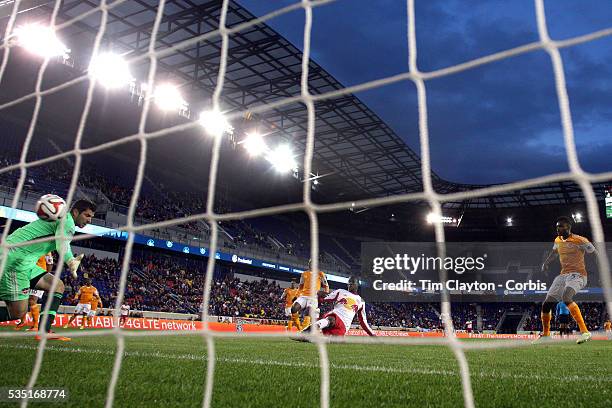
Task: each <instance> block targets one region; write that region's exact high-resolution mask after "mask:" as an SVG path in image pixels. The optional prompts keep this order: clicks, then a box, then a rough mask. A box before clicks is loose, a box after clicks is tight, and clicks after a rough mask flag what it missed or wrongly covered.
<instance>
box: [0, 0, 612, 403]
mask: <svg viewBox="0 0 612 408" xmlns="http://www.w3.org/2000/svg"><path fill="white" fill-rule="evenodd" d="M331 1H333V0H320V1H309V0H303V1H302V2H301V3H296V4H293V5H291V6H288V7H285V8H282V9H279V10H276V11H274V12H272V13H269V14H267V15H265V16H263V17H261V18H258V19H253V20H250V21H248V22H245V23H242V24H238V25H236V26H234V27H232V28H231V29H229V28H227V27H226V17H227V11H228V0H224V1H223V4H222V9H221V15H220V20H219V29H218V30H214V31H212V32H209V33H206V34H203V35H200V36H196V37H193V38H190V39H188V40H184V41H181V42H179V43H177V44H175V45H173V46H172V47H168V48H164V49H162V50H157V51H156V50H155V43H156V37H157V34H158V29H159V26H160V22H161V19H162V16H163V13H164V6H165V2H164V1H163V0H162V1H160V3H159V6H158V8H157V14H156V18H155V24H154V27H153V31H152V37H151V41H150V43H149V47H148V51H147V52H146V53H145V54H142V55H139V56H136V57H134V58H132V59H130V60H129V61H128V62H137V61H140V60H143V59H145V58H148V59H149V61H150V67H149V72H148V85H149V87H150V86H151V85H152V84H153V82H154V79H155V73H156V68H157V60H158V59H159V58H160V57H163V56H167V55H170V54H171V53H173V52H175V51H176V50H179V49H181V48H184V47H187V46H189V45H192V44H195V43H197V42H199V41H204V40H209V39H212V38H215V37H217V36H220V37H221V39H222V42H221V44H222V45H221V59H220V67H219V72H218V78H217V85H216V88H215V91H214V94H213V107H214V108H218V107H219V105H220V95H221V92H222V90H223V84H224V78H225V69H226V64H227V51H228V42H229V37H230V36H231V35H232V34H233V33H236V32H239V31H242V30H244V29H246V28H248V27H252V26H256V25H257V24H260V23H262V22H265V21H267V20H270V19H272V18H274V17H277V16H279V15H282V14H285V13H288V12H291V11H293V10H296V9H300V8H302V9H304V11H305V16H306V18H305V24H304V50H303V57H302V78H301V94H300V95H299V96H294V97H288V98H284V99H281V100H279V101H276V102H274V103H270V104H266V105H260V106H254V107H249V111H250V112H251V113H252V114H256V113H261V112H266V111H269V110H271V109H274V108H281V107H283V106H288V105H290V104H293V103H296V102H300V103H303V104H304V105H305V106H306V108H307V112H308V132H307V141H306V149H305V155H304V163H303V166H304V172H305V174H310V171H311V167H312V158H313V151H314V142H315V127H314V123H315V109H314V104H315V102H317V101H321V100H326V99H333V98H336V97H338V96H340V95H345V94H352V93H355V92H358V91H363V90H368V89H372V88H376V87H380V86H383V85H388V84H391V83H395V82H399V81H404V80H411V81H412V82H414V84H415V85H416V88H417V95H418V108H419V133H420V147H421V170H422V174H423V180H422V181H423V192H420V193H410V194H401V195H396V196H390V197H383V198H375V199H367V200H360V201H354V202H337V203H333V204H326V205H318V204H315V203H313V202H312V200H311V196H310V194H311V183H312V180H310V179H309V178H306V179H305V182H304V186H303V187H304V189H303V201H302V202H301V203H298V204H291V205H283V206H277V207H271V208H262V209H257V210H251V211H243V212H234V213H226V214H216V213H215V212H214V209H213V206H214V198H215V185H216V181H217V170H218V164H219V155H220V148H221V138H216V139H215V142H214V146H213V150H212V160H211V165H210V176H209V184H208V197H207V205H206V212H205V213H203V214H197V215H192V216H189V217H183V218H179V219H173V220H167V221H163V222H158V223H152V224H147V225H134V223H133V220H134V214H135V210H136V205H137V203H138V197H139V195H140V190H141V186H142V180H143V176H144V168H145V164H146V152H147V142H148V141H149V140H151V139H153V138H159V137H164V136H167V135H170V134H172V133H175V132H178V131H183V130H187V129H190V128H192V127H195V126H198V124H197V123H196V122H188V123H183V124H180V125H175V126H170V127H167V128H164V129H162V130H158V131H153V132H146V131H145V129H146V126H145V125H146V119H147V113H148V110H149V106H150V100H149V99H148V98H146V99H145V103H144V107H143V109H142V112H141V116H140V122H139V127H138V133H136V134H133V135H130V136H126V137H124V138H121V139H119V140H115V141H111V142H106V143H102V144H99V145H96V146H93V147H90V148H86V149H83V148H81V138H82V135H83V131H84V128H85V124H86V122H87V118H88V114H89V109H90V106H91V102H92V94H93V90H94V87H95V81H94V80H92V79H90V78H89V77H88V76H87V75H83V76H80V77H77V78H75V79H72V80H70V81H67V82H65V83H62V84H60V85H58V86H54V87H51V88H49V89H46V90H44V91H43V90H42V89H41V86H42V77H43V75H44V72H45V70H46V68H47V65H48V63H49V60H48V59H46V60H45V61H44V63H43V64H42V66H41V67H40V70H39V72H38V77H37V81H36V88H35V92H33V93H31V94H28V95H25V96H23V97H20V98H17V99H15V100H12V101H10V102H6V103H4V104H1V105H0V110H3V109H7V108H9V107H12V106H15V105H17V104H19V103H22V102H25V101H27V100H30V99H35V107H34V111H33V114H32V119H31V121H30V127H29V129H28V133H27V136H26V139H25V142H24V145H23V150H22V154H21V158H20V161H19V163H18V164H15V165H11V166H7V167H5V168H2V169H0V174H2V173H7V172H9V171H13V170H17V169H18V170H19V171H20V177H19V180H18V183H17V187H16V189H15V195H14V197H13V200H12V203H11V206H12V208H16V207H17V205H18V202H19V197H20V195H21V192H22V190H23V186H24V182H25V180H26V175H27V170H28V168H30V167H33V166H40V165H43V164H45V163H50V162H52V161H56V160H60V159H63V158H65V157H68V156H74V157H75V169H74V173H73V176H72V179H71V183H70V188H69V191H68V196H67V197H66V201H67V202H71V201H72V199H73V197H74V193H75V189H76V186H77V179H78V176H79V170H80V166H81V159H82V156H83V155H86V154H92V153H95V152H98V151H102V150H106V149H110V148H112V147H114V146H118V145H121V144H125V143H129V142H132V141H138V142H139V143H140V159H139V163H138V173H137V177H136V181H135V183H134V194H133V196H132V198H131V202H130V206H129V211H128V217H127V225H126V226H125V227H122V228H119V229H120V230H122V231H128V232H129V238H128V241H127V244H126V249H125V256H124V258H123V265H122V269H121V278H120V286H119V292H118V295H117V299H116V302H115V316H114V318H115V323H117V319H118V318H119V316H118V313H119V306H120V305H121V303H122V301H123V298H124V294H125V289H126V280H127V273H128V268H129V261H130V257H131V252H132V247H133V243H134V233H135V232H138V231H142V230H145V229H150V228H155V227H164V226H171V225H177V224H182V223H186V222H190V221H195V220H206V221H207V222H208V223H210V225H211V239H210V252H209V253H211V254H214V253H215V251H216V249H217V233H218V225H217V222H219V221H223V220H237V219H246V218H253V217H258V216H264V215H271V214H279V213H283V212H291V211H304V212H306V213H307V214H308V217H309V220H310V231H311V259H312V260H313V265H312V269H313V270H318V259H319V256H318V254H319V245H318V244H319V242H318V222H317V214H319V213H322V212H331V211H337V210H345V209H349V208H350V207H351V205H357V206H364V207H374V206H382V205H387V204H393V203H400V202H408V201H417V200H425V201H427V202H428V203H429V205H430V206H431V208H432V210H433V212H434V213H435V214H438V215H439V214H441V204H442V203H444V202H449V201H457V200H464V199H468V198H473V197H483V196H488V195H492V194H497V193H503V192H509V191H513V190H518V189H522V188H527V187H533V186H537V185H541V184H545V183H549V182H555V181H564V180H571V181H574V182H576V183H577V184H578V185H579V186H580V188H581V190H582V192H583V194H584V196H585V199H586V203H587V209H588V219H589V222H590V225H591V228H592V234H593V241H594V242H595V244H596V246H597V249H598V252H597V257H598V261H599V262H598V264H599V269H600V275H601V282H602V286H603V288H604V297H605V300H606V305H607V310H608V314H609V315H611V316H612V278H611V275H610V268H609V264H608V260H607V256H606V252H605V248H604V236H603V229H602V223H601V219H600V216H599V211H598V207H597V202H596V197H595V194H594V191H593V189H592V187H591V184H590V183H593V182H599V181H605V180H608V179H611V178H612V172H607V173H600V174H589V173H586V172H585V171H584V170H583V169H582V168H581V166H580V163H579V160H578V156H577V153H576V146H575V143H574V135H573V126H572V118H571V111H570V106H569V98H568V95H567V89H566V85H565V77H564V70H563V61H562V59H561V56H560V53H559V49H560V48H563V47H569V46H573V45H576V44H580V43H584V42H587V41H592V40H594V39H597V38H601V37H604V36H610V35H612V28H610V29H605V30H601V31H597V32H593V33H590V34H587V35H583V36H579V37H575V38H571V39H568V40H564V41H554V40H551V39H550V37H549V35H548V31H547V27H546V17H545V12H544V4H543V0H535V10H536V19H537V24H538V32H539V37H540V40H539V41H538V42H534V43H531V44H526V45H524V46H520V47H517V48H513V49H509V50H506V51H503V52H499V53H496V54H492V55H488V56H485V57H482V58H477V59H474V60H472V61H468V62H466V63H462V64H458V65H455V66H451V67H447V68H443V69H439V70H436V71H431V72H420V71H419V70H418V66H417V46H416V33H415V12H414V0H408V2H407V9H408V16H407V25H408V49H409V61H408V66H409V69H408V71H407V72H405V73H402V74H398V75H394V76H390V77H386V78H382V79H378V80H374V81H369V82H365V83H361V84H358V85H355V86H351V87H348V88H344V89H340V90H334V91H331V92H327V93H323V94H318V95H311V94H310V93H309V91H308V69H309V57H310V38H311V27H312V9H313V8H314V7H318V6H322V5H325V4H326V3H329V2H331ZM123 2H124V1H115V2H112V3H107V2H106V1H105V0H103V1H102V2H101V4H100V6H99V7H97V8H93V9H91V10H89V11H87V12H86V13H83V14H81V15H79V16H78V17H76V18H73V19H71V20H69V21H66V22H64V23H62V24H59V25H55V20H56V16H57V14H58V11H59V8H60V1H56V2H55V6H54V9H53V13H52V16H51V20H50V25H51V27H52V28H53V29H54V30H58V29H61V28H64V27H67V26H70V25H72V24H74V23H76V22H77V21H79V20H82V19H84V18H86V17H87V16H90V15H92V14H94V13H97V12H101V21H100V27H99V29H98V32H97V35H96V38H95V43H94V47H93V55H94V56H95V55H96V54H97V53H98V51H99V48H100V44H101V41H102V38H103V37H104V34H105V30H106V26H107V24H106V23H107V19H108V11H109V9H111V8H113V7H116V6H117V5H119V4H121V3H123ZM20 3H21V2H20V1H19V0H17V1H15V3H14V5H13V10H12V13H11V16H10V18H9V21H8V24H7V28H6V31H5V36H4V42H3V44H2V45H1V46H0V48H3V53H4V57H3V60H2V65H1V66H0V83H1V82H2V78H3V75H4V72H5V69H6V66H7V63H8V60H9V56H10V50H11V45H10V43H9V40H8V39H9V34H10V33H11V32H12V30H13V28H14V25H15V21H16V17H17V12H18V10H19V6H20ZM541 49H543V50H545V51H546V52H548V54H549V55H550V57H551V63H552V66H553V70H554V75H555V84H556V89H557V97H558V102H559V108H560V111H561V123H562V125H563V134H564V142H565V148H566V152H567V153H566V154H567V160H568V164H569V168H570V171H569V172H566V173H558V174H553V175H549V176H545V177H538V178H533V179H529V180H523V181H520V182H514V183H509V184H505V185H498V186H492V187H487V188H482V189H476V190H472V191H465V192H457V193H451V194H438V193H437V192H435V190H434V189H433V185H432V178H431V167H430V163H431V161H430V152H429V134H428V120H427V92H426V87H425V82H426V81H427V80H430V79H433V78H438V77H441V76H445V75H450V74H454V73H457V72H461V71H464V70H468V69H471V68H474V67H477V66H480V65H484V64H489V63H492V62H495V61H499V60H502V59H506V58H509V57H511V56H515V55H518V54H523V53H527V52H531V51H535V50H541ZM83 81H89V87H88V89H87V99H86V102H85V105H84V108H83V112H82V114H81V118H80V122H79V127H78V131H77V134H76V137H75V141H74V147H73V149H72V150H69V151H66V152H63V153H60V154H57V155H53V156H49V157H46V158H44V159H40V160H35V161H30V162H27V161H26V157H27V154H28V151H29V147H30V143H31V140H32V136H33V133H34V129H35V126H36V122H37V118H38V114H39V111H40V106H41V104H42V98H43V97H44V96H45V95H50V94H52V93H55V92H58V91H60V90H62V89H66V88H68V87H70V86H73V85H75V84H77V83H80V82H83ZM243 114H244V112H237V113H234V114H233V115H230V116H229V117H228V119H229V120H230V121H231V120H232V119H237V118H239V117H242V116H243ZM10 225H11V219H7V223H6V226H5V229H4V232H3V234H2V249H3V256H2V260H1V264H0V266H1V267H2V268H1V269H0V271H1V270H3V268H4V264H5V263H6V253H7V251H6V249H7V248H9V247H10V245H8V244H7V243H6V237H7V235H8V231H9V230H10ZM435 237H436V242H438V243H439V251H440V254H439V255H440V256H442V257H443V256H444V251H445V245H444V242H445V239H444V229H443V227H442V225H441V224H439V223H437V224H436V225H435ZM89 238H92V236H89V235H82V236H79V237H75V239H74V241H77V240H83V239H89ZM44 240H45V239H41V240H37V241H44ZM62 255H63V254H60V259H61V258H62ZM214 265H215V257H214V256H211V257H209V259H208V264H207V274H206V279H205V286H204V294H203V295H204V306H203V312H202V319H203V321H206V319H207V317H208V305H209V302H210V291H211V282H212V275H213V273H212V272H213V269H214ZM61 270H62V265H61V263H60V264H59V265H58V267H57V270H56V274H55V276H56V278H55V280H54V283H53V285H54V287H55V285H57V283H58V281H59V275H60V272H61ZM0 273H1V272H0ZM441 279H442V280H445V279H446V276H445V272H443V273H442V274H441ZM313 285H314V280H313ZM312 289H314V287H313V288H312ZM50 304H51V301H50V299H49V300H48V301H47V303H46V304H45V311H47V310H48V309H49V307H50ZM441 309H442V316H443V318H444V323H445V331H446V334H447V336H446V337H445V338H443V339H415V338H387V337H383V338H374V339H371V338H365V337H357V336H352V337H345V338H338V339H334V340H333V341H337V342H346V343H364V344H369V343H377V344H381V343H385V344H404V345H405V344H438V345H446V346H448V347H449V348H450V349H451V350H452V351H453V353H454V355H455V357H456V359H457V361H458V364H459V367H460V373H461V382H462V387H463V396H464V403H465V406H466V407H473V406H474V397H473V393H472V387H471V383H470V375H469V366H468V363H467V360H466V358H465V354H464V351H465V350H466V349H472V350H479V349H491V348H502V347H520V346H525V345H526V344H528V343H526V342H522V341H499V342H495V343H460V342H459V341H458V340H457V338H456V337H455V334H454V330H453V326H452V320H451V314H450V312H451V311H450V303H449V301H448V294H447V293H446V292H444V293H443V298H442V305H441ZM44 316H46V314H45V315H44ZM116 326H117V327H116V328H114V329H111V330H99V331H90V332H76V333H71V334H70V335H71V336H72V337H86V336H104V335H109V334H112V335H114V336H116V339H117V351H116V354H115V361H114V365H113V371H112V375H111V379H110V383H109V387H108V393H107V400H106V406H108V407H110V406H112V405H113V402H114V396H115V388H116V385H117V380H118V378H119V375H120V370H121V364H122V361H123V355H124V350H125V342H124V337H125V336H167V335H180V334H185V333H192V332H190V331H171V332H126V331H123V330H121V329H120V328H119V327H118V325H116ZM201 333H202V336H203V337H204V340H205V342H206V346H207V362H208V363H207V375H206V385H205V392H204V398H203V406H204V407H209V406H210V404H211V401H212V393H213V385H214V368H215V350H214V342H213V338H214V337H219V338H221V337H227V336H230V337H239V336H242V334H241V333H231V334H228V333H218V332H213V331H211V330H208V329H204V330H202V332H201ZM25 335H27V334H25V333H13V332H0V336H1V337H18V336H25ZM249 336H251V337H256V338H262V339H266V338H270V337H279V336H286V334H285V335H284V334H249ZM312 336H313V338H312V340H313V341H314V342H316V343H317V349H318V352H319V358H320V367H321V388H320V404H321V406H323V407H328V406H329V384H330V376H329V361H328V357H327V349H326V345H325V344H326V342H324V341H323V338H322V337H321V336H320V335H318V334H316V332H315V333H314V334H312ZM45 346H46V337H44V336H43V340H42V341H41V342H40V345H39V347H38V350H37V354H36V360H35V364H34V368H33V370H32V374H31V377H30V380H29V382H28V388H31V387H33V386H34V384H35V383H36V381H37V378H38V375H39V372H40V367H41V364H42V361H43V355H44V350H45ZM27 403H28V401H27V400H24V401H23V402H22V406H27Z"/></svg>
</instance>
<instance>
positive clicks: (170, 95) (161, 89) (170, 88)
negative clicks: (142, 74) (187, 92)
mask: <svg viewBox="0 0 612 408" xmlns="http://www.w3.org/2000/svg"><path fill="white" fill-rule="evenodd" d="M153 100H154V101H155V105H157V106H158V107H159V108H160V109H161V110H164V111H180V110H182V109H186V108H187V102H185V99H183V95H181V92H180V91H179V90H178V89H177V88H176V87H175V86H174V85H171V84H161V85H158V86H156V87H155V91H154V92H153Z"/></svg>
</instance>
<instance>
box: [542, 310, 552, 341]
mask: <svg viewBox="0 0 612 408" xmlns="http://www.w3.org/2000/svg"><path fill="white" fill-rule="evenodd" d="M540 317H541V318H542V336H550V319H551V318H552V312H548V313H541V314H540Z"/></svg>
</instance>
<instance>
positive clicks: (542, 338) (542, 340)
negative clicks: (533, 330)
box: [531, 334, 552, 344]
mask: <svg viewBox="0 0 612 408" xmlns="http://www.w3.org/2000/svg"><path fill="white" fill-rule="evenodd" d="M549 341H552V337H550V336H542V335H541V334H540V335H539V336H538V338H537V339H535V340H534V341H532V342H531V344H543V343H548V342H549Z"/></svg>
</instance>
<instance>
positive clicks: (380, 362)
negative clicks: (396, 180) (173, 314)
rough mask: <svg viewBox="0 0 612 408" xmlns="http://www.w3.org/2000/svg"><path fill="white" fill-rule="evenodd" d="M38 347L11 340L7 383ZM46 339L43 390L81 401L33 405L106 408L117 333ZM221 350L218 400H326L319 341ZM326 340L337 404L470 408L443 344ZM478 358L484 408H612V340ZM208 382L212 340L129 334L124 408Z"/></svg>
mask: <svg viewBox="0 0 612 408" xmlns="http://www.w3.org/2000/svg"><path fill="white" fill-rule="evenodd" d="M492 341H494V340H492ZM37 344H38V343H37V342H36V341H35V340H34V339H30V338H27V339H23V338H22V339H6V338H2V339H0V361H1V362H2V364H1V366H2V369H1V370H0V386H3V387H7V386H11V387H12V386H14V387H23V386H24V385H25V384H26V383H27V381H28V379H29V375H30V372H31V369H32V365H33V362H34V358H35V352H36V347H37ZM47 345H48V347H49V350H48V351H47V352H46V353H45V358H44V363H43V367H42V370H41V373H40V376H39V378H38V383H37V386H41V387H42V386H47V387H66V388H68V389H69V392H70V397H69V400H68V402H67V403H66V404H57V403H54V404H51V405H49V403H48V402H47V403H31V404H30V406H33V407H35V406H41V407H49V406H60V405H62V406H74V407H79V408H82V407H84V406H86V407H103V406H104V400H105V396H106V390H107V386H108V383H109V379H110V374H111V370H112V365H113V358H114V352H115V348H116V342H115V339H114V337H86V338H75V339H73V340H72V341H71V342H48V343H47ZM215 345H216V369H215V384H214V394H213V406H215V407H276V406H281V407H314V406H318V404H319V379H320V369H319V362H318V353H317V349H316V347H315V346H314V345H312V344H308V343H296V342H293V341H291V340H288V339H265V340H263V339H244V338H241V339H217V340H215ZM327 347H328V351H329V358H330V364H331V371H330V378H331V384H330V390H331V392H330V395H331V396H330V398H331V400H330V403H331V406H332V407H383V406H385V407H395V406H404V407H428V406H431V407H458V406H462V405H463V398H462V392H461V383H460V379H459V375H458V366H457V363H456V361H455V359H454V357H453V355H452V353H451V351H450V350H449V349H447V348H445V347H443V346H416V345H414V346H397V345H393V346H390V345H354V344H332V345H328V346H327ZM467 358H468V361H469V363H470V369H471V378H472V385H473V390H474V396H475V401H476V406H477V407H527V406H535V407H555V408H560V407H581V406H589V407H591V406H593V407H603V406H608V407H610V406H612V341H593V342H590V343H587V344H584V345H581V346H578V345H575V344H550V345H544V346H530V347H522V348H513V349H500V350H487V351H469V352H467ZM205 377H206V348H205V343H204V341H203V339H202V338H201V337H198V336H180V337H179V336H170V337H168V336H166V337H129V338H126V355H125V357H124V359H123V365H122V369H121V374H120V378H119V382H118V385H117V390H116V399H115V406H118V407H150V406H154V405H155V406H157V405H162V406H172V407H174V406H201V404H202V399H203V395H204V383H205ZM0 405H2V406H9V404H8V403H5V404H0ZM14 406H16V404H14Z"/></svg>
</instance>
